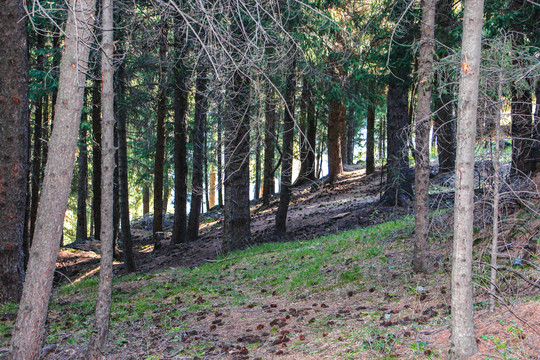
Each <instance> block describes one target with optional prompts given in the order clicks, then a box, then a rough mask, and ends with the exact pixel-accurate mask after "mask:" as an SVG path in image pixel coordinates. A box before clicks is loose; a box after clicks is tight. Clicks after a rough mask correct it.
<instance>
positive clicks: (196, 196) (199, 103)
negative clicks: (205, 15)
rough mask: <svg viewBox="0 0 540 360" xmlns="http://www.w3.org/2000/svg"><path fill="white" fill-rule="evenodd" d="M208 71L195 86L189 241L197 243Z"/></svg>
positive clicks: (201, 194)
mask: <svg viewBox="0 0 540 360" xmlns="http://www.w3.org/2000/svg"><path fill="white" fill-rule="evenodd" d="M206 75H207V70H206V69H203V68H202V67H200V68H199V73H198V74H197V82H196V86H195V89H196V90H195V91H196V93H195V114H194V116H193V118H194V124H193V172H192V178H191V189H192V191H191V209H190V211H189V218H188V227H187V241H195V240H197V238H198V237H199V219H200V214H201V203H202V197H203V161H204V137H205V128H206V109H207V94H206V87H207V84H208V78H207V76H206Z"/></svg>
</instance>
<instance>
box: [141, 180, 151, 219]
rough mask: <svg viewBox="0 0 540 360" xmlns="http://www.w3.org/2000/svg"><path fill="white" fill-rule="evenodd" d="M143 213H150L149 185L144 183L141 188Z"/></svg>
mask: <svg viewBox="0 0 540 360" xmlns="http://www.w3.org/2000/svg"><path fill="white" fill-rule="evenodd" d="M142 203H143V215H146V214H150V187H149V186H148V185H144V186H143V188H142Z"/></svg>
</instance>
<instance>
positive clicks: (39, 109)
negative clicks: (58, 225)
mask: <svg viewBox="0 0 540 360" xmlns="http://www.w3.org/2000/svg"><path fill="white" fill-rule="evenodd" d="M44 47H45V35H43V34H40V33H39V32H38V34H37V49H38V51H43V48H44ZM44 60H45V59H44V56H43V54H42V53H40V55H38V57H37V68H36V70H37V71H39V72H43V70H44ZM39 91H40V90H38V94H39ZM42 130H43V97H42V96H38V99H37V100H36V106H35V111H34V144H33V149H32V176H31V179H32V181H31V189H32V193H31V201H30V204H31V208H30V246H32V237H33V236H34V228H35V225H36V215H37V208H38V202H39V190H40V188H41V160H42V151H41V144H42V136H43V134H42Z"/></svg>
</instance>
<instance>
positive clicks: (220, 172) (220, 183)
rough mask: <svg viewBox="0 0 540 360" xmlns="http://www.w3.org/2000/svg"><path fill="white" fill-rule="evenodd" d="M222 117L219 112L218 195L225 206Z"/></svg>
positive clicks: (217, 146) (221, 203)
mask: <svg viewBox="0 0 540 360" xmlns="http://www.w3.org/2000/svg"><path fill="white" fill-rule="evenodd" d="M221 116H222V112H221V111H218V118H217V127H218V128H217V136H218V138H217V144H216V152H217V194H218V205H219V206H223V162H222V157H223V155H222V147H223V142H222V139H221V133H222V129H221V127H222V122H221Z"/></svg>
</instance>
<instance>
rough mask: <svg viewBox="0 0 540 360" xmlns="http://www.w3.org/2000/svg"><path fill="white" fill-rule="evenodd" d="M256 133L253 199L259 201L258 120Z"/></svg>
mask: <svg viewBox="0 0 540 360" xmlns="http://www.w3.org/2000/svg"><path fill="white" fill-rule="evenodd" d="M255 126H256V127H257V129H256V131H255V187H254V189H253V193H254V194H253V195H254V196H253V198H254V199H255V200H259V197H260V196H261V128H260V121H259V120H258V119H257V124H255Z"/></svg>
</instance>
